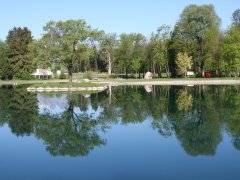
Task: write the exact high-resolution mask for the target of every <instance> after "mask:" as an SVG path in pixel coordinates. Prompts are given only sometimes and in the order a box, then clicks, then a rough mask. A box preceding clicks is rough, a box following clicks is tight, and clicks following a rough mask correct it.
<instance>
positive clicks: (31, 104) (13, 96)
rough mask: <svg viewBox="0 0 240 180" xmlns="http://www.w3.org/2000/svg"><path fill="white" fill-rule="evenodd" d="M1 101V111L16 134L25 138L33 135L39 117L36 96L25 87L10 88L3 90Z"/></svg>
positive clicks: (0, 96)
mask: <svg viewBox="0 0 240 180" xmlns="http://www.w3.org/2000/svg"><path fill="white" fill-rule="evenodd" d="M0 101H1V103H0V109H1V110H2V113H3V114H5V115H4V117H5V118H3V119H5V123H6V122H7V123H8V124H9V126H10V128H11V130H12V132H13V133H14V134H16V135H17V136H23V135H30V134H31V133H33V131H34V123H35V121H36V119H37V116H38V108H37V98H36V94H33V93H29V92H27V91H26V87H25V86H21V87H18V88H14V87H13V86H8V87H7V88H3V89H2V90H1V93H0ZM2 113H1V114H2Z"/></svg>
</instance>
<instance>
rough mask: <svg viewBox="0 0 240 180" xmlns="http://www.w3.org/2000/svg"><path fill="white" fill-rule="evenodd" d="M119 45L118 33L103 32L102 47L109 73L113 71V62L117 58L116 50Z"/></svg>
mask: <svg viewBox="0 0 240 180" xmlns="http://www.w3.org/2000/svg"><path fill="white" fill-rule="evenodd" d="M117 45H118V41H117V35H116V34H115V33H112V34H103V36H102V38H101V42H100V49H101V54H102V56H103V59H105V60H106V62H107V64H108V74H109V75H110V74H111V73H112V68H113V63H114V60H115V54H116V53H115V51H116V47H117Z"/></svg>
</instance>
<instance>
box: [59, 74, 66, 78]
mask: <svg viewBox="0 0 240 180" xmlns="http://www.w3.org/2000/svg"><path fill="white" fill-rule="evenodd" d="M59 79H67V76H66V75H65V74H64V73H61V74H60V76H59Z"/></svg>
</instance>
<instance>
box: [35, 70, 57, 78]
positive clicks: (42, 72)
mask: <svg viewBox="0 0 240 180" xmlns="http://www.w3.org/2000/svg"><path fill="white" fill-rule="evenodd" d="M32 75H33V76H44V75H45V76H47V75H48V76H52V75H53V72H52V71H51V70H49V69H36V71H35V72H34V73H32Z"/></svg>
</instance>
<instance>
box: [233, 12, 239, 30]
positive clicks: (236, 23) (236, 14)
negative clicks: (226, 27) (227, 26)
mask: <svg viewBox="0 0 240 180" xmlns="http://www.w3.org/2000/svg"><path fill="white" fill-rule="evenodd" d="M232 24H233V25H234V26H239V25H240V9H237V10H235V11H234V12H233V14H232Z"/></svg>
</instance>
